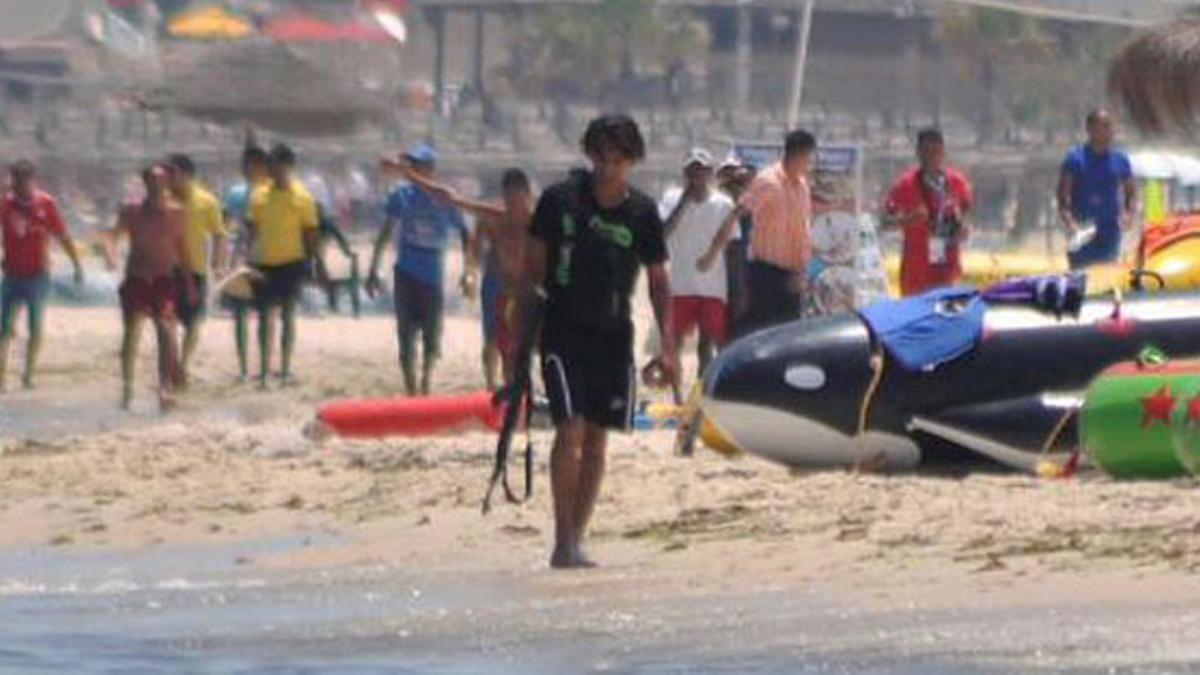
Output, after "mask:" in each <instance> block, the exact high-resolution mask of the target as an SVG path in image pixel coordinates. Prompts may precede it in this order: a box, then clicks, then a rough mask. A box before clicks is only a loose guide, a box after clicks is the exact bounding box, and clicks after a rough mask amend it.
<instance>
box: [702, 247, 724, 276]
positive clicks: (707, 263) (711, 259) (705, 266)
mask: <svg viewBox="0 0 1200 675" xmlns="http://www.w3.org/2000/svg"><path fill="white" fill-rule="evenodd" d="M718 255H720V251H715V252H714V251H712V250H709V251H708V252H706V253H705V254H704V255H702V256H700V259H699V260H697V261H696V269H697V270H698V271H700V272H707V271H709V270H711V269H712V267H713V265H715V264H716V262H717V256H718Z"/></svg>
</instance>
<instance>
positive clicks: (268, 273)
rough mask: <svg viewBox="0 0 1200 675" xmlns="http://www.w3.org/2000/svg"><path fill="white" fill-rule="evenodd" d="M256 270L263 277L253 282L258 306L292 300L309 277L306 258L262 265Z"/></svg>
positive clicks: (279, 303) (296, 296)
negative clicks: (298, 260) (282, 263)
mask: <svg viewBox="0 0 1200 675" xmlns="http://www.w3.org/2000/svg"><path fill="white" fill-rule="evenodd" d="M258 271H259V272H261V273H262V275H263V278H262V279H260V280H259V281H258V282H257V284H255V288H254V297H255V299H256V300H257V302H258V304H259V305H260V306H270V305H282V304H284V303H289V302H294V301H295V300H296V298H299V297H300V289H301V288H302V287H303V286H304V282H305V281H308V278H309V269H308V261H307V260H302V261H300V262H294V263H288V264H287V265H275V266H269V265H262V266H260V267H259V268H258Z"/></svg>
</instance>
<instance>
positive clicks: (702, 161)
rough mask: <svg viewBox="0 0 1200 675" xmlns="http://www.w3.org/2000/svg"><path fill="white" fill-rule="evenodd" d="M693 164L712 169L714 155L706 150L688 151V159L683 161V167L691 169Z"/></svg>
mask: <svg viewBox="0 0 1200 675" xmlns="http://www.w3.org/2000/svg"><path fill="white" fill-rule="evenodd" d="M693 164H699V165H700V166H704V167H708V168H710V169H711V168H712V166H713V156H712V153H711V152H709V151H707V150H705V149H704V148H692V149H691V150H689V151H688V154H687V157H685V158H684V159H683V166H684V167H689V166H691V165H693Z"/></svg>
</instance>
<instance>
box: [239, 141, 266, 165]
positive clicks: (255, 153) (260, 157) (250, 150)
mask: <svg viewBox="0 0 1200 675" xmlns="http://www.w3.org/2000/svg"><path fill="white" fill-rule="evenodd" d="M266 161H267V151H266V150H263V149H262V148H261V147H259V146H257V145H247V146H246V147H245V148H243V149H242V166H248V165H249V164H250V163H251V162H264V163H265V162H266Z"/></svg>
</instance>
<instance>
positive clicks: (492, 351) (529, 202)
mask: <svg viewBox="0 0 1200 675" xmlns="http://www.w3.org/2000/svg"><path fill="white" fill-rule="evenodd" d="M405 166H408V165H407V164H405ZM407 175H408V178H409V180H411V181H412V182H413V183H416V184H418V185H420V186H422V187H423V188H425V189H426V190H427V191H429V192H430V193H431V194H433V195H434V196H435V197H437V198H438V199H441V200H443V201H446V202H448V203H450V204H453V205H454V206H456V207H458V208H460V209H462V210H463V211H467V212H469V213H472V214H474V215H475V217H476V218H478V221H477V224H476V227H475V234H474V236H472V237H471V242H470V244H469V246H468V249H467V261H466V267H467V272H468V274H469V275H470V277H471V278H472V279H473V278H474V275H475V271H476V270H477V269H478V268H479V261H480V259H481V258H483V259H484V263H483V270H484V271H483V283H482V286H481V287H480V300H479V301H480V305H481V309H482V313H483V374H484V380H485V382H486V383H487V388H488V389H489V390H493V389H495V388H496V366H497V364H499V366H500V367H501V372H502V374H503V377H504V384H505V385H508V384H512V368H513V363H512V358H513V350H514V349H515V347H516V345H515V344H514V342H513V339H514V336H515V335H516V330H517V327H516V326H515V325H514V323H515V321H516V307H515V303H516V299H517V297H518V295H519V293H520V289H521V287H522V285H523V276H524V274H525V241H526V239H527V238H528V233H529V224H530V221H531V220H532V219H533V191H532V186H531V185H530V182H529V176H527V175H526V174H525V172H524V171H522V170H521V169H517V168H508V169H505V170H504V173H503V175H501V177H500V190H501V195H502V201H501V202H500V203H498V204H497V203H492V202H483V201H479V200H475V199H468V198H466V197H463V196H461V195H459V194H458V193H457V192H455V191H454V190H453V189H451V188H449V187H447V186H445V185H441V184H439V183H436V182H434V181H431V180H428V179H426V178H424V177H423V176H421V175H420V174H418V173H416V172H414V171H411V170H410V169H409V170H407ZM485 250H486V253H484V251H485Z"/></svg>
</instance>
